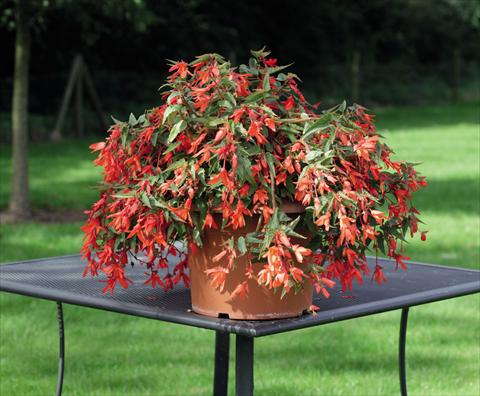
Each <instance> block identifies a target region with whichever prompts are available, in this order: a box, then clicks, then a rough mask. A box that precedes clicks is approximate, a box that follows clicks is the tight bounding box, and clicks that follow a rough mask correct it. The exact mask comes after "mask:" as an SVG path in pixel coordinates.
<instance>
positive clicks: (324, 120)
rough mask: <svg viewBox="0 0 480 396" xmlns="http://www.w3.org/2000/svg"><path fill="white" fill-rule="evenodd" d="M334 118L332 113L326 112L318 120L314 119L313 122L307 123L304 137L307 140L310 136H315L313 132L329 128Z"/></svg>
mask: <svg viewBox="0 0 480 396" xmlns="http://www.w3.org/2000/svg"><path fill="white" fill-rule="evenodd" d="M332 120H333V115H332V113H326V114H324V115H322V116H321V117H320V118H318V119H317V120H315V121H313V122H312V123H311V124H306V125H305V131H304V133H303V139H305V140H306V139H308V138H309V137H311V136H313V134H315V133H316V132H318V131H319V130H321V129H325V128H328V127H329V126H330V123H331V121H332ZM307 125H308V126H307Z"/></svg>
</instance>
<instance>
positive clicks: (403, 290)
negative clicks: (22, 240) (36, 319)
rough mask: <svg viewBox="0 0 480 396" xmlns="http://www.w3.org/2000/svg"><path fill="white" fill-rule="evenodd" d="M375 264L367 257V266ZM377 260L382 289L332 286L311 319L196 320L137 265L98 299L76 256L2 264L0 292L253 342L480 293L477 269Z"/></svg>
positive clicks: (186, 295)
mask: <svg viewBox="0 0 480 396" xmlns="http://www.w3.org/2000/svg"><path fill="white" fill-rule="evenodd" d="M374 260H375V259H369V265H370V266H372V265H373V263H374ZM379 263H380V264H381V265H382V266H383V268H384V272H385V275H386V277H387V278H388V282H387V283H386V284H384V285H381V286H379V285H377V284H376V283H374V282H372V281H371V280H370V279H365V281H364V285H363V286H358V285H355V286H356V287H354V291H353V293H346V294H342V293H341V290H340V288H339V286H338V285H337V286H335V288H334V289H332V292H331V297H330V299H325V298H323V297H317V296H316V295H315V296H314V304H315V305H317V306H319V307H320V311H319V312H318V313H317V314H315V315H311V314H304V315H302V316H300V317H297V318H292V319H278V320H265V321H236V320H230V319H220V318H210V317H207V316H203V315H198V314H196V313H194V312H192V311H191V310H190V307H191V303H190V291H189V290H188V289H186V288H185V287H183V286H180V285H178V286H177V287H176V288H175V289H174V290H173V291H169V292H168V293H165V292H164V291H163V290H162V289H160V288H155V289H152V288H151V287H149V286H145V285H143V282H144V281H145V279H146V278H147V276H146V275H145V273H144V272H145V267H143V266H141V265H138V264H137V265H135V266H134V267H132V268H129V271H128V272H127V273H128V277H129V279H131V280H132V281H133V282H134V283H133V284H132V285H131V286H130V287H129V288H128V289H121V288H116V289H115V293H114V294H113V295H110V294H103V293H102V288H103V285H104V284H103V283H101V282H100V280H99V279H98V278H95V279H92V278H90V277H86V278H82V272H83V270H84V268H85V262H84V261H82V259H81V258H80V256H78V255H76V256H63V257H54V258H48V259H42V260H30V261H24V262H18V263H12V264H4V265H0V290H2V291H6V292H11V293H17V294H23V295H27V296H32V297H38V298H43V299H48V300H54V301H60V302H65V303H69V304H75V305H81V306H87V307H92V308H97V309H102V310H108V311H114V312H120V313H125V314H129V315H134V316H140V317H146V318H151V319H157V320H163V321H168V322H174V323H181V324H186V325H190V326H195V327H202V328H207V329H212V330H219V331H226V332H230V333H236V334H241V335H247V336H254V337H258V336H264V335H268V334H275V333H281V332H284V331H290V330H295V329H300V328H304V327H310V326H316V325H320V324H325V323H331V322H336V321H340V320H345V319H351V318H355V317H360V316H366V315H371V314H375V313H379V312H385V311H390V310H393V309H399V308H403V307H408V306H413V305H419V304H424V303H428V302H432V301H438V300H444V299H448V298H452V297H457V296H462V295H466V294H472V293H476V292H479V291H480V271H475V270H467V269H460V268H451V267H444V266H437V265H430V264H419V263H409V264H408V271H404V270H398V271H397V270H395V264H394V263H392V262H391V261H389V260H383V259H379ZM170 265H175V262H172V263H170Z"/></svg>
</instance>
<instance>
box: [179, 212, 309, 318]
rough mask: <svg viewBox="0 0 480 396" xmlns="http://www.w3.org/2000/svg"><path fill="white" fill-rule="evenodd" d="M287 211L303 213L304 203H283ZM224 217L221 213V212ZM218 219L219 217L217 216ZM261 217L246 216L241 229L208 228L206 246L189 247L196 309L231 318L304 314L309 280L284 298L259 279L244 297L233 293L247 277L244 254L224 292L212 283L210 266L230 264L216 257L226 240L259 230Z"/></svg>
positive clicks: (298, 241) (204, 237)
mask: <svg viewBox="0 0 480 396" xmlns="http://www.w3.org/2000/svg"><path fill="white" fill-rule="evenodd" d="M282 210H283V211H284V212H285V213H301V212H303V211H304V209H303V207H301V206H299V205H297V204H286V205H282ZM217 216H218V217H219V218H218V220H219V221H220V215H217ZM216 220H217V219H216ZM257 220H258V217H257V218H255V217H252V218H248V217H246V218H245V221H246V222H247V224H246V227H244V228H242V229H240V230H233V229H227V230H213V229H208V230H205V231H204V234H203V247H202V248H199V249H197V251H196V252H195V253H192V252H191V251H189V257H188V263H189V267H190V282H191V283H190V290H191V295H192V308H193V310H194V311H195V312H197V313H199V314H202V315H207V316H214V317H229V318H230V319H244V320H266V319H273V318H288V317H294V316H299V315H301V314H302V313H303V312H304V310H306V309H308V307H309V306H310V305H311V304H312V287H311V285H310V284H307V283H305V285H304V289H303V290H302V291H301V292H299V293H297V294H295V293H294V292H293V291H291V292H290V293H287V294H286V295H285V296H284V298H283V299H280V295H279V293H277V294H274V292H273V290H269V289H268V288H266V287H261V286H259V285H258V284H257V282H256V281H255V280H253V279H252V280H248V288H249V293H248V296H247V297H246V298H244V299H242V298H239V297H235V298H232V297H231V293H232V292H233V291H234V290H235V288H236V287H237V285H239V284H240V283H241V282H243V281H245V279H246V278H245V268H246V265H247V260H246V258H245V257H240V258H238V260H237V266H236V268H235V269H234V270H232V271H230V273H229V274H228V275H227V278H226V282H225V287H224V289H223V292H220V291H219V290H216V289H214V288H213V287H212V286H211V285H210V279H209V278H208V276H207V275H206V274H205V271H206V270H207V269H210V268H213V267H217V266H226V260H224V261H223V262H222V261H220V262H216V263H214V262H213V261H212V258H213V257H214V256H216V255H217V254H218V253H220V252H221V251H222V244H223V242H224V241H226V240H228V239H229V238H230V237H231V236H235V238H238V237H240V236H244V235H245V234H247V233H249V232H253V231H254V230H255V227H256V224H257ZM305 242H306V240H304V239H301V240H296V241H295V243H303V244H305Z"/></svg>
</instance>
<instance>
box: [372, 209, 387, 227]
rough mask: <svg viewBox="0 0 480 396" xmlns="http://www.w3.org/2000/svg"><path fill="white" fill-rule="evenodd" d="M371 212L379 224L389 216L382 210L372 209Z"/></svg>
mask: <svg viewBox="0 0 480 396" xmlns="http://www.w3.org/2000/svg"><path fill="white" fill-rule="evenodd" d="M370 213H371V214H372V217H373V218H374V219H375V221H376V222H377V223H378V224H382V223H383V221H384V220H385V219H386V218H387V216H385V213H383V212H382V211H380V210H371V211H370Z"/></svg>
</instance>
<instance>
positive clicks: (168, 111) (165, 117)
mask: <svg viewBox="0 0 480 396" xmlns="http://www.w3.org/2000/svg"><path fill="white" fill-rule="evenodd" d="M181 107H182V106H180V105H173V106H168V107H167V108H166V110H165V112H164V113H163V119H162V124H165V121H167V120H168V118H169V117H170V116H171V115H172V114H173V113H176V112H177V111H178V110H180V108H181Z"/></svg>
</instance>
